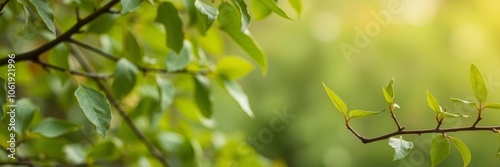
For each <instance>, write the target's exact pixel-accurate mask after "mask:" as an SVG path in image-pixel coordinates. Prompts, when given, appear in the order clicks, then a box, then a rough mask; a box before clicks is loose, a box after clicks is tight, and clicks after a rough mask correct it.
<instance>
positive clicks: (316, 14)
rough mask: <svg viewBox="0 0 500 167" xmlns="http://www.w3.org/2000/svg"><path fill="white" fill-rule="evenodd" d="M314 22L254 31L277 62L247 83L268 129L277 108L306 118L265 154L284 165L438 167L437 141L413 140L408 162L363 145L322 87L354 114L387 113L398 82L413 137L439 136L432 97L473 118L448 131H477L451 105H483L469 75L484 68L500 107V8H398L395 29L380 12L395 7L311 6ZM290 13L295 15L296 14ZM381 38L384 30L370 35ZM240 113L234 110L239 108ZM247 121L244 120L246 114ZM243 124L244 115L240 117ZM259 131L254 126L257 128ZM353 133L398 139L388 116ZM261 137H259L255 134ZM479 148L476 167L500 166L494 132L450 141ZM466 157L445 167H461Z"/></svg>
mask: <svg viewBox="0 0 500 167" xmlns="http://www.w3.org/2000/svg"><path fill="white" fill-rule="evenodd" d="M303 3H304V8H305V9H304V14H303V15H302V16H301V18H299V19H297V20H296V21H292V22H290V21H287V20H283V19H280V18H279V17H277V16H276V15H273V16H271V17H270V18H269V19H266V20H264V21H260V22H254V23H253V24H252V28H251V30H252V32H253V35H254V36H255V37H256V39H257V40H258V41H259V42H260V44H262V46H263V47H264V48H265V50H266V52H267V53H268V56H269V59H270V60H269V62H270V63H269V68H270V70H269V74H268V75H267V76H265V77H264V78H262V77H261V76H260V75H259V73H258V72H254V73H253V75H252V76H251V77H248V78H246V79H244V80H243V82H242V84H243V86H244V88H245V89H246V90H247V93H248V94H249V97H250V101H251V103H252V105H253V107H254V109H255V111H256V115H257V117H258V118H261V119H259V120H262V121H261V122H262V123H261V124H260V126H263V127H266V126H269V125H268V123H269V121H270V118H272V117H273V116H274V115H273V112H272V110H273V109H274V108H277V109H282V108H283V107H286V110H287V111H288V112H289V113H293V114H295V115H296V118H295V119H293V121H291V123H290V124H289V126H287V128H286V130H285V131H283V132H280V133H276V134H275V140H274V141H273V142H272V143H270V144H268V145H267V146H268V147H266V149H264V150H263V151H262V152H264V154H271V155H275V156H281V157H283V158H284V159H286V160H287V162H290V163H291V164H290V166H342V167H343V166H346V167H347V166H353V167H354V166H404V167H406V166H430V158H429V147H430V142H431V139H432V137H433V136H434V135H429V134H426V135H422V136H418V135H407V136H403V137H404V138H405V139H407V140H410V141H413V142H414V144H415V147H414V149H413V151H412V152H411V153H410V154H409V156H408V157H406V158H405V159H403V160H400V161H392V152H393V150H392V148H390V147H389V146H388V144H387V143H388V141H387V140H384V141H379V142H376V143H371V144H362V143H361V141H360V140H358V139H357V138H356V137H355V136H354V135H353V134H351V133H350V132H349V131H348V130H347V129H346V128H345V126H344V121H343V118H342V114H341V113H340V112H338V111H337V109H335V107H334V106H333V105H332V104H331V103H330V101H329V99H328V97H327V95H326V93H325V92H324V90H323V88H322V85H321V82H324V83H325V84H326V85H327V86H328V87H330V88H331V89H332V90H333V91H335V92H336V93H337V95H339V96H340V97H341V98H342V99H343V100H344V101H345V102H346V104H347V106H348V108H349V110H352V109H365V110H382V109H386V108H387V106H386V103H385V100H384V97H383V94H382V90H381V87H385V86H386V85H387V83H388V82H389V81H390V79H391V78H393V77H394V79H395V83H394V89H395V102H396V103H398V104H399V105H400V106H401V109H398V110H396V115H397V117H398V119H399V120H400V122H401V123H402V124H403V125H404V126H406V127H407V129H422V128H425V129H429V128H430V129H432V128H435V126H436V121H435V118H434V112H433V111H432V110H431V109H430V108H429V107H428V105H427V101H426V94H425V91H426V90H429V91H430V92H432V93H433V94H434V96H435V97H436V98H437V99H438V100H439V101H440V104H441V105H442V106H443V107H444V106H448V109H449V110H452V111H457V112H461V113H463V114H467V115H470V116H471V117H470V118H463V119H455V120H453V119H448V120H445V123H444V125H443V127H457V126H470V125H472V123H473V122H474V121H475V119H476V110H474V109H473V108H469V107H463V106H461V105H457V104H452V103H451V102H450V100H449V98H450V97H456V98H462V99H467V100H473V101H474V100H475V98H474V94H473V93H472V89H471V87H470V80H469V68H470V64H471V63H474V64H476V65H477V66H478V68H479V69H480V71H481V72H482V74H483V76H484V78H485V81H486V84H487V86H488V92H489V98H488V101H492V102H498V101H500V74H499V73H498V71H499V70H500V66H499V64H500V57H499V54H500V50H499V44H500V31H498V30H499V28H500V20H499V19H497V17H498V15H499V14H500V2H497V1H490V0H484V1H483V0H481V1H474V2H472V1H434V0H423V1H410V0H407V1H397V0H396V2H395V3H402V7H401V8H402V9H401V11H400V13H397V14H391V15H390V17H391V18H390V21H388V24H387V25H386V26H383V25H380V23H379V22H377V20H376V18H375V17H374V15H373V14H372V13H379V12H380V11H386V10H388V4H390V3H394V2H391V1H390V0H389V1H380V0H375V1H360V0H355V1H327V0H311V1H304V2H303ZM289 11H290V10H289ZM370 24H379V25H380V32H379V33H376V35H374V36H373V37H369V38H368V39H369V40H370V42H369V44H368V45H367V46H365V47H358V48H359V50H360V53H357V54H356V53H353V54H351V55H346V54H344V53H343V52H342V49H341V47H340V46H341V44H342V43H347V44H349V45H352V46H355V44H354V40H355V37H356V35H357V34H356V28H359V29H361V30H362V31H363V32H366V31H365V27H366V26H367V25H370ZM370 31H374V30H370ZM220 108H221V110H227V111H221V112H217V113H216V116H217V117H218V118H220V120H221V121H220V125H221V129H227V130H231V131H235V130H236V129H237V128H236V126H233V125H236V124H238V122H239V119H236V118H237V117H235V116H232V113H234V112H230V110H229V109H222V108H227V107H222V106H220ZM230 108H233V107H230ZM236 114H238V113H236ZM484 114H485V115H484V117H485V119H484V120H482V121H481V123H480V124H481V125H498V122H499V121H498V118H500V113H499V112H498V111H494V110H486V111H485V112H484ZM238 115H242V114H238ZM248 122H249V125H248V126H249V127H254V126H256V125H255V124H253V123H251V122H252V121H248ZM351 124H352V126H353V127H354V128H355V129H356V130H358V132H359V133H361V134H363V135H365V136H366V137H375V136H378V135H381V134H385V133H388V132H392V131H395V130H396V126H395V125H394V123H393V122H392V120H391V119H390V116H389V113H388V112H385V113H382V114H379V115H376V116H373V117H368V118H362V119H355V120H352V121H351ZM253 129H254V131H253V133H250V134H254V135H257V134H258V133H259V130H261V129H259V128H253ZM448 135H450V136H456V137H459V138H461V139H462V140H463V141H464V142H465V143H466V144H467V145H468V146H469V148H470V150H471V153H472V162H471V164H470V166H498V165H499V164H500V159H499V158H498V157H494V155H495V153H496V151H497V150H498V147H499V145H500V143H498V134H494V133H491V132H460V133H449V134H448ZM461 165H462V159H461V157H460V154H459V153H458V150H456V149H455V148H454V146H452V149H451V153H450V156H449V157H448V158H447V159H446V160H445V161H444V162H443V164H442V165H440V166H461Z"/></svg>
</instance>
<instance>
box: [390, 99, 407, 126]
mask: <svg viewBox="0 0 500 167" xmlns="http://www.w3.org/2000/svg"><path fill="white" fill-rule="evenodd" d="M394 109H395V107H394V104H393V105H391V104H389V111H390V113H391V118H392V120H393V121H394V123H396V126H397V127H398V131H402V130H403V129H405V127H402V126H401V124H400V123H399V121H398V119H397V118H396V114H394Z"/></svg>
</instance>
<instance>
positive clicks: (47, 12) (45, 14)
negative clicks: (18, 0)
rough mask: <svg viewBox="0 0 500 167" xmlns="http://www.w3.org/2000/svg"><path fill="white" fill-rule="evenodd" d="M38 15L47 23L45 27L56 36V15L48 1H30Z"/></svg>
mask: <svg viewBox="0 0 500 167" xmlns="http://www.w3.org/2000/svg"><path fill="white" fill-rule="evenodd" d="M29 2H30V3H31V4H32V5H33V6H35V9H36V11H37V13H38V16H40V18H41V19H42V21H43V22H44V23H45V26H47V28H48V29H49V30H50V31H51V32H52V33H53V34H54V35H55V34H56V26H55V24H54V13H52V9H51V7H50V3H49V1H48V0H30V1H29Z"/></svg>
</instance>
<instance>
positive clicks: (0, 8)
mask: <svg viewBox="0 0 500 167" xmlns="http://www.w3.org/2000/svg"><path fill="white" fill-rule="evenodd" d="M9 1H10V0H5V1H4V2H2V3H1V4H0V16H2V15H3V12H2V10H3V8H4V7H5V6H7V3H9Z"/></svg>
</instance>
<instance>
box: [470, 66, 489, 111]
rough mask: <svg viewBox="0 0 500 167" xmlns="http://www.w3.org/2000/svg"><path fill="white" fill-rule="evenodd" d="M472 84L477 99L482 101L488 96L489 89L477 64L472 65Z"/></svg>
mask: <svg viewBox="0 0 500 167" xmlns="http://www.w3.org/2000/svg"><path fill="white" fill-rule="evenodd" d="M470 84H471V86H472V92H474V96H476V99H477V100H478V101H479V102H480V103H482V102H484V101H486V99H487V98H488V89H486V84H485V83H484V79H483V75H481V72H479V70H478V69H477V67H476V65H474V64H471V65H470Z"/></svg>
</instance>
